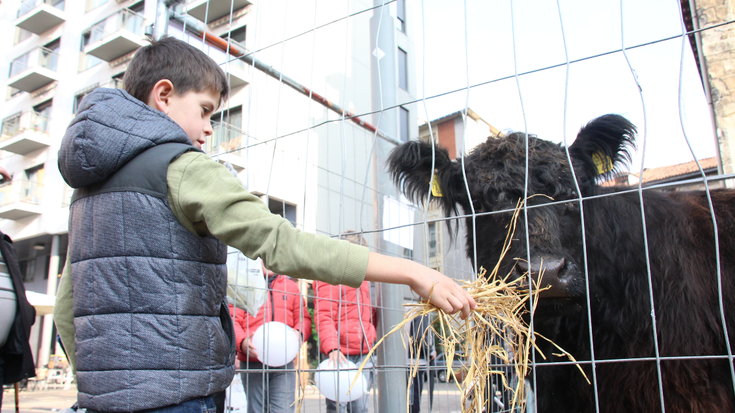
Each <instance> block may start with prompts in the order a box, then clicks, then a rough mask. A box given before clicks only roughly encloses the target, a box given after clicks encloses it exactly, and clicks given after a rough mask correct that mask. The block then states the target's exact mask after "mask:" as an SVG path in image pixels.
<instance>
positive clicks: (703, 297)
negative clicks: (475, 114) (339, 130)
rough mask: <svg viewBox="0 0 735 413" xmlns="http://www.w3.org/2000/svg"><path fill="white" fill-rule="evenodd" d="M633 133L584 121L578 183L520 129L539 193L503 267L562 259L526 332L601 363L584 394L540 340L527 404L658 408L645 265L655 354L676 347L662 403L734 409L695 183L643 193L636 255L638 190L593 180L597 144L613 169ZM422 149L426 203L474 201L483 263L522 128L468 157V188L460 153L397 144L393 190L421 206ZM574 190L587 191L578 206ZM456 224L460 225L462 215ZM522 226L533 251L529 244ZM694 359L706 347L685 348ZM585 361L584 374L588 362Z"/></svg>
mask: <svg viewBox="0 0 735 413" xmlns="http://www.w3.org/2000/svg"><path fill="white" fill-rule="evenodd" d="M635 132H636V130H635V127H634V126H633V125H632V124H631V123H630V122H628V121H627V120H626V119H625V118H623V117H621V116H617V115H605V116H602V117H600V118H597V119H595V120H593V121H591V122H590V123H589V124H588V125H586V126H585V127H583V128H582V129H581V130H580V132H579V134H578V136H577V139H576V140H575V142H574V144H573V145H571V146H570V147H569V154H570V157H571V161H572V164H573V167H574V171H575V174H576V178H577V182H578V185H575V181H574V175H573V174H572V170H571V168H570V166H569V160H568V158H567V154H566V151H565V148H564V147H563V146H561V145H557V144H553V143H551V142H548V141H544V140H540V139H536V138H533V137H529V138H528V153H529V164H530V166H529V180H528V196H533V195H545V196H535V197H532V198H529V199H528V202H527V203H528V205H529V206H531V207H529V208H528V210H527V214H528V215H527V216H528V220H527V221H526V219H525V215H524V214H523V213H522V214H520V220H519V224H518V229H517V231H516V234H515V237H514V239H515V240H517V241H516V242H514V243H513V244H512V249H511V251H510V253H509V254H508V255H507V257H506V259H505V260H504V261H503V263H502V266H501V274H507V273H511V272H515V273H516V274H517V275H520V273H521V272H520V271H519V270H518V266H517V265H516V263H517V262H518V260H522V261H523V262H529V261H527V260H528V259H529V257H530V262H531V265H530V267H531V268H532V271H533V270H535V271H538V269H539V268H540V267H541V266H542V265H543V264H542V263H541V261H540V260H541V259H544V260H545V261H547V262H548V261H552V259H556V260H557V262H558V261H559V259H563V261H561V262H562V263H563V265H562V267H561V268H557V269H556V270H555V271H550V272H551V273H552V275H551V276H550V277H557V280H559V282H558V283H556V284H554V283H551V284H550V285H552V289H551V290H557V291H555V293H554V294H547V296H546V297H542V298H541V299H540V300H539V306H538V308H537V310H536V314H535V320H534V322H535V329H536V331H538V332H539V333H540V334H542V335H544V336H545V337H548V338H549V339H551V340H553V341H554V342H555V343H557V344H558V345H560V346H561V347H563V348H564V349H565V350H567V351H568V352H569V353H571V354H572V355H573V356H574V357H576V358H577V360H580V361H584V360H586V361H589V360H591V358H592V352H591V350H593V351H594V359H595V360H596V361H597V362H598V363H597V367H596V379H597V389H598V394H597V397H595V394H594V390H593V386H591V385H589V384H587V383H586V381H585V380H584V378H583V376H582V375H581V374H580V372H579V371H578V370H577V368H576V367H574V366H571V365H568V364H567V365H554V364H553V362H555V361H563V360H564V359H563V358H560V357H557V356H554V355H553V353H555V352H556V350H555V349H553V348H552V347H551V346H549V345H546V344H544V343H543V341H539V344H540V347H541V350H542V351H543V352H544V354H545V356H546V357H547V360H546V361H542V359H541V357H539V355H537V357H536V360H537V361H540V363H539V364H538V366H537V370H536V380H537V381H536V383H535V384H534V387H535V391H536V395H537V398H538V411H539V412H594V411H595V404H596V403H598V404H599V408H600V411H601V412H637V413H651V412H660V411H661V397H660V392H659V377H658V369H657V361H656V359H655V358H656V351H655V345H656V343H655V341H654V333H653V331H654V330H653V319H652V317H651V313H652V311H651V300H650V289H649V270H648V268H649V266H650V280H651V281H650V282H651V285H652V286H653V300H654V303H655V315H656V318H655V324H656V325H655V327H656V329H657V339H658V340H657V341H658V354H659V356H660V357H662V358H666V357H684V358H683V359H673V360H672V359H664V360H660V369H661V382H662V384H663V399H664V402H665V408H666V412H681V413H684V412H733V411H735V390H733V383H732V381H731V377H732V373H731V366H729V365H728V360H727V358H723V357H722V356H726V355H727V354H728V352H727V348H726V341H725V333H724V329H723V325H722V315H721V314H722V313H721V310H720V304H719V294H718V280H717V268H716V255H715V237H714V231H713V221H712V217H711V213H710V208H709V203H708V199H707V196H706V193H704V192H700V191H693V192H661V191H656V190H644V191H643V206H644V208H643V210H644V211H645V212H644V216H645V229H646V235H647V238H648V255H647V254H646V248H645V243H644V223H643V222H644V221H643V219H642V218H643V217H642V215H641V199H640V195H639V193H638V192H635V191H633V192H626V191H627V190H630V188H624V187H602V186H599V185H598V182H599V181H600V178H601V176H600V173H599V172H598V168H597V167H596V166H595V162H594V160H593V156H594V154H601V155H604V156H602V157H601V159H603V160H604V159H605V158H609V159H610V161H611V166H613V171H612V172H615V171H616V170H617V169H619V168H620V167H621V166H623V165H624V164H625V163H626V162H627V161H629V159H630V154H629V148H630V147H631V146H632V144H633V141H634V137H635ZM432 153H434V154H435V161H434V173H435V175H436V177H437V179H438V182H439V184H440V187H441V190H442V192H443V195H444V196H443V197H442V198H438V199H436V202H439V203H440V205H441V206H442V207H443V209H444V210H445V212H446V213H447V214H448V215H449V214H452V213H457V212H463V213H465V214H470V213H471V212H472V210H471V207H470V204H472V205H473V206H474V209H475V212H476V213H477V214H480V215H479V216H477V218H476V225H477V226H476V233H477V260H478V262H477V264H478V266H484V267H485V268H492V267H494V266H495V264H496V263H497V262H498V259H499V254H500V252H501V246H502V244H503V240H504V239H505V235H506V232H507V230H508V223H509V221H510V218H511V213H510V212H501V213H495V211H507V210H512V209H513V207H514V206H515V205H516V203H517V201H518V200H519V199H520V198H522V197H523V195H524V186H525V182H526V171H525V163H526V156H525V154H526V136H525V135H524V134H522V133H514V134H510V135H507V136H503V137H491V138H489V139H488V140H487V141H486V142H485V143H483V144H481V145H479V146H478V147H476V148H475V149H474V150H473V151H472V152H471V153H470V154H469V155H468V156H467V157H466V158H465V172H466V176H467V181H468V186H469V195H468V194H467V190H466V188H465V184H464V180H463V176H462V170H461V165H460V163H459V162H457V161H452V160H450V158H449V156H448V153H447V151H446V150H444V149H442V148H434V150H432V145H431V144H430V143H425V142H409V143H406V144H404V145H402V146H400V147H398V148H396V149H395V150H394V151H393V153H392V154H391V156H390V159H389V162H388V167H389V170H390V172H391V174H392V176H393V177H394V179H395V181H396V183H398V184H400V185H401V186H402V190H403V192H404V193H405V194H406V195H407V196H408V197H409V198H411V199H413V200H414V201H416V202H424V201H426V199H427V196H428V190H429V183H430V179H431V176H432V170H431V167H432ZM607 173H610V172H607ZM578 191H579V192H580V194H579V195H578ZM610 194H612V195H611V196H601V197H596V196H598V195H610ZM580 198H582V199H584V200H583V201H581V202H580V201H579V199H580ZM711 198H712V204H713V206H714V213H715V217H716V221H717V225H718V235H719V241H720V242H719V247H720V260H721V274H722V299H723V303H724V315H725V317H726V318H727V329H728V332H729V339H730V341H733V340H735V335H734V334H733V332H735V324H734V323H733V320H734V319H735V285H733V278H734V277H735V214H734V211H735V192H733V191H731V190H715V191H712V192H711ZM582 222H584V233H585V236H586V252H585V250H584V248H583V238H582ZM465 223H466V225H468V226H471V225H472V219H466V220H465ZM467 233H468V234H469V236H468V238H467V240H466V241H467V245H466V247H467V254H468V256H469V257H470V259H472V257H473V255H474V253H473V251H474V248H473V243H474V240H473V239H472V231H467ZM526 233H528V234H529V239H530V251H527V249H526V242H525V237H526ZM647 256H648V257H649V260H648V262H647V258H646V257H647ZM585 263H586V265H585ZM585 267H586V270H585ZM554 272H556V275H554V274H553V273H554ZM585 274H588V276H587V280H588V281H589V283H588V284H589V313H590V314H591V317H592V320H591V325H592V334H591V335H590V332H589V324H590V322H589V320H588V297H587V288H588V287H587V282H586V280H585ZM544 277H546V275H544ZM544 281H545V279H544ZM551 290H549V291H551ZM559 290H561V291H559ZM698 356H705V357H703V358H695V357H698ZM707 356H720V357H718V358H714V357H710V358H708V357H707ZM608 360H615V361H612V362H609V361H608ZM618 360H624V361H618ZM583 368H584V370H585V372H586V373H587V376H589V377H590V378H592V369H591V367H590V364H589V363H586V364H584V365H583Z"/></svg>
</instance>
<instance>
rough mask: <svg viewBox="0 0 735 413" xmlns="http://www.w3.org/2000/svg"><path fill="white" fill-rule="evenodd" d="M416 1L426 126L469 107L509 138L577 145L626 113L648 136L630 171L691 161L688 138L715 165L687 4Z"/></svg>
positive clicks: (670, 0)
mask: <svg viewBox="0 0 735 413" xmlns="http://www.w3.org/2000/svg"><path fill="white" fill-rule="evenodd" d="M408 3H409V4H410V5H412V10H411V14H410V16H412V17H413V18H415V19H418V21H419V22H418V24H417V25H416V26H414V28H415V33H414V34H415V39H416V44H415V46H416V52H417V65H416V67H417V71H418V79H417V86H418V91H419V98H422V97H424V96H425V97H426V101H425V102H426V109H424V104H423V102H419V105H418V109H419V110H418V112H419V117H420V122H422V121H424V120H426V119H436V118H438V117H441V116H444V115H446V114H448V113H452V112H454V111H457V110H462V109H464V108H465V106H468V107H469V108H471V109H472V110H473V111H475V112H476V113H477V114H479V115H480V116H481V117H483V119H485V120H486V121H487V122H488V123H490V124H491V125H493V126H495V127H496V128H498V129H500V130H514V131H527V132H528V133H532V134H536V135H538V136H539V137H540V138H542V139H547V140H551V141H554V142H560V143H563V142H564V137H565V136H566V143H567V144H571V143H572V142H573V140H574V137H575V136H576V133H577V132H578V131H579V128H580V127H581V126H583V125H584V124H585V123H587V122H589V121H590V120H592V119H593V118H595V117H597V116H600V115H603V114H606V113H617V114H620V115H623V116H625V117H627V118H628V119H629V120H631V121H632V122H633V123H634V124H635V125H636V126H637V127H638V130H639V136H638V150H637V151H636V153H635V155H634V159H633V162H632V165H631V167H630V170H631V171H632V172H637V171H639V170H640V169H641V167H643V168H654V167H659V166H665V165H674V164H679V163H684V162H688V161H691V160H692V159H694V158H693V155H692V152H691V151H690V149H689V147H688V145H687V139H688V140H689V142H690V143H691V146H692V148H693V151H694V154H695V155H696V157H697V158H699V159H703V158H707V157H712V156H715V153H716V152H715V138H714V134H713V131H712V126H711V120H710V114H709V109H708V106H707V103H706V99H705V95H704V90H703V87H702V83H701V80H700V78H699V74H698V72H697V68H696V63H695V60H694V57H693V54H692V51H691V47H690V45H689V41H688V39H685V38H684V37H682V36H681V33H682V32H683V31H684V29H683V27H682V24H681V19H680V12H679V8H678V7H679V2H678V1H677V0H623V1H622V2H621V1H620V0H613V1H610V0H595V1H585V0H559V1H558V3H557V2H555V1H543V2H542V1H535V0H531V1H513V2H511V1H489V0H466V1H452V2H446V1H439V0H421V1H413V2H411V1H409V2H408ZM422 8H423V10H422ZM621 8H622V13H621ZM621 16H622V19H621ZM621 22H622V23H621ZM672 37H673V38H672ZM667 38H672V39H671V40H665V41H662V40H663V39H667ZM682 39H685V41H684V42H682ZM647 43H651V44H649V45H645V46H642V47H636V46H640V45H642V44H647ZM623 46H624V47H625V48H626V51H625V53H623V52H622V51H620V50H622V48H623ZM616 50H617V52H614V51H616ZM682 50H683V53H682ZM609 52H613V53H609ZM606 53H607V54H606ZM601 54H603V56H598V55H601ZM594 56H598V57H594ZM626 57H627V58H626ZM567 60H569V61H575V60H581V61H579V62H576V63H571V64H569V66H568V67H567V65H566V62H567ZM524 72H533V73H531V74H525V75H520V76H518V78H516V76H515V73H518V74H522V73H524ZM680 73H681V87H680ZM634 74H635V76H634ZM636 77H637V79H638V84H639V85H640V89H639V86H638V85H637V84H636V81H635V79H636ZM468 86H469V87H468ZM454 90H459V91H458V92H455V93H450V94H448V95H444V96H439V95H441V94H444V93H447V92H450V91H454ZM682 125H683V129H682ZM644 153H645V159H644Z"/></svg>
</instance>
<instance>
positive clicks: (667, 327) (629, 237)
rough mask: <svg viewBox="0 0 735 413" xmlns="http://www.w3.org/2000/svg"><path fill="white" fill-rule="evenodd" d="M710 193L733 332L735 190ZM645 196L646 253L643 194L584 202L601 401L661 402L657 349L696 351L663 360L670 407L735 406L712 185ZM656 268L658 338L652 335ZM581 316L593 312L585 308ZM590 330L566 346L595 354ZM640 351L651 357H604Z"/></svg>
mask: <svg viewBox="0 0 735 413" xmlns="http://www.w3.org/2000/svg"><path fill="white" fill-rule="evenodd" d="M711 194H712V203H713V206H714V211H715V217H716V220H717V225H718V229H719V231H718V236H719V245H720V251H719V257H720V268H721V280H722V303H723V306H724V313H725V315H726V316H728V315H729V316H728V317H727V321H728V325H727V327H728V333H729V336H730V339H731V341H732V340H733V332H735V324H733V321H734V320H735V304H734V302H735V301H734V300H733V297H735V288H733V278H735V234H734V233H733V230H735V213H734V211H733V206H734V205H735V203H734V201H735V192H733V191H729V190H717V191H712V192H711ZM643 205H644V210H645V214H646V215H645V218H646V219H645V223H646V228H647V232H646V236H647V240H645V241H647V245H648V252H649V254H648V260H647V259H646V254H645V251H646V248H645V245H646V243H645V242H644V234H643V220H642V218H641V212H640V211H641V207H640V195H639V194H638V193H627V194H615V195H612V196H609V197H603V198H598V199H593V200H588V201H585V210H586V214H587V222H586V224H587V226H586V228H587V231H586V236H587V246H588V250H587V258H588V262H589V274H590V275H589V277H590V281H589V282H590V305H591V314H592V318H593V320H592V325H593V336H594V356H595V359H596V360H599V361H602V362H601V363H600V364H598V365H597V379H598V383H597V387H598V391H599V403H600V409H601V411H603V412H607V411H609V412H616V411H636V412H655V411H660V403H661V402H660V392H659V385H658V369H657V361H656V355H657V354H658V355H659V356H660V357H663V358H666V357H690V358H688V359H676V360H661V364H660V366H661V371H662V382H663V386H664V399H665V402H666V411H667V412H691V411H702V412H731V411H733V406H735V404H734V403H733V398H734V397H733V395H734V394H735V391H734V390H733V386H732V381H731V373H730V368H729V366H728V361H727V359H725V358H722V356H726V355H727V347H726V339H725V334H724V330H723V328H722V316H721V310H720V294H719V289H718V284H719V283H718V276H717V265H716V263H717V259H716V257H717V255H716V250H715V236H714V231H713V219H712V215H711V213H710V208H709V203H708V200H707V196H706V193H705V192H658V191H652V190H648V191H644V195H643ZM649 268H650V274H651V280H650V282H651V285H653V291H654V294H653V300H654V303H655V310H656V311H655V315H656V318H655V321H656V325H655V327H656V331H657V333H658V334H657V337H658V342H657V343H655V342H654V339H653V319H652V317H651V306H650V299H651V298H650V288H649V277H648V274H649V270H648V269H649ZM582 317H583V318H584V319H585V320H586V315H583V316H582ZM583 321H584V320H583ZM566 322H567V323H570V322H571V321H570V320H567V321H566ZM577 322H578V321H577ZM587 334H588V332H587V331H580V337H578V339H577V341H576V343H578V344H576V346H577V348H574V349H567V350H572V351H570V352H572V354H574V352H573V351H576V352H578V353H580V355H585V356H587V357H589V345H588V344H586V343H588V342H589V338H588V336H587ZM585 336H587V337H585ZM585 338H586V340H585ZM560 339H561V338H560ZM567 340H568V339H567ZM562 341H565V340H564V339H562ZM571 345H572V346H575V344H573V343H571ZM656 345H657V346H658V353H657V352H656ZM691 356H700V357H703V358H691ZM707 356H716V357H714V358H707ZM636 358H638V359H641V358H645V359H646V360H638V361H627V362H626V361H618V362H606V361H605V360H618V359H623V360H626V359H636ZM586 370H587V371H588V374H589V373H591V371H590V369H586ZM620 389H625V391H624V392H621V391H620ZM591 390H592V389H591V386H590V388H589V391H591ZM592 410H593V411H594V409H592ZM557 411H560V410H557Z"/></svg>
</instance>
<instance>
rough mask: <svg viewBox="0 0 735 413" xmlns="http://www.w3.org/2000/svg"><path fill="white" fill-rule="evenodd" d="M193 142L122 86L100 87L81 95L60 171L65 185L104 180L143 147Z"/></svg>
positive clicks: (61, 151)
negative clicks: (114, 87)
mask: <svg viewBox="0 0 735 413" xmlns="http://www.w3.org/2000/svg"><path fill="white" fill-rule="evenodd" d="M168 142H178V143H184V144H189V145H191V141H190V140H189V138H188V137H187V136H186V132H184V130H183V129H181V127H180V126H179V125H178V124H176V122H174V121H173V120H171V118H169V117H168V116H167V115H166V114H165V113H163V112H161V111H159V110H156V109H153V108H152V107H150V106H148V105H146V104H145V103H143V102H141V101H139V100H138V99H136V98H134V97H133V96H131V95H130V94H129V93H128V92H126V91H124V90H121V89H106V88H98V89H95V90H94V91H92V93H90V94H89V95H87V97H85V98H84V100H83V101H82V103H81V105H80V106H79V109H78V110H77V114H76V116H75V117H74V120H72V122H71V124H70V125H69V128H68V129H67V130H66V133H65V134H64V138H63V139H62V140H61V148H60V149H59V170H60V171H61V175H62V176H63V177H64V180H65V181H66V183H67V184H69V186H71V187H72V188H82V187H85V186H89V185H92V184H95V183H98V182H101V181H103V180H105V179H107V178H108V177H109V176H111V175H112V174H114V173H115V172H117V170H118V169H120V168H121V167H122V166H123V165H125V164H126V163H127V162H128V161H130V160H131V159H133V158H135V157H136V156H137V155H138V154H140V153H141V152H143V151H145V150H146V149H148V148H150V147H152V146H155V145H159V144H162V143H168Z"/></svg>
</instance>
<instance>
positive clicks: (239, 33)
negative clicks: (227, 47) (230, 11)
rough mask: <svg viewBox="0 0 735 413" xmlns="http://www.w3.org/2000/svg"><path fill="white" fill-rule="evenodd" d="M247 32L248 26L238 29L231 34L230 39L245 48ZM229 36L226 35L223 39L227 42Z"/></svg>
mask: <svg viewBox="0 0 735 413" xmlns="http://www.w3.org/2000/svg"><path fill="white" fill-rule="evenodd" d="M246 32H247V26H242V27H240V28H237V29H235V30H233V31H231V32H229V35H230V39H232V40H234V41H236V42H237V43H239V44H240V45H241V46H243V47H245V36H246ZM227 34H228V33H224V34H223V35H222V38H223V39H225V40H227Z"/></svg>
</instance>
